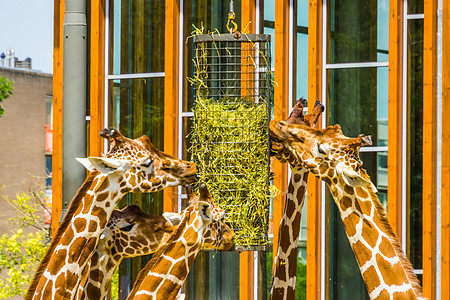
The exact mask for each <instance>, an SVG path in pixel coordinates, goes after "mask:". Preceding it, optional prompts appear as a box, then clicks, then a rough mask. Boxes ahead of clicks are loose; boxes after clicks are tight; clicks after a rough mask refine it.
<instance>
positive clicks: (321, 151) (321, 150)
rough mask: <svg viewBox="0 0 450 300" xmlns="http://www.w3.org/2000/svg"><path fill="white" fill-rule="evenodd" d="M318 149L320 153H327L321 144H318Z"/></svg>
mask: <svg viewBox="0 0 450 300" xmlns="http://www.w3.org/2000/svg"><path fill="white" fill-rule="evenodd" d="M317 150H318V151H319V153H320V154H326V153H325V151H323V149H322V147H320V145H317Z"/></svg>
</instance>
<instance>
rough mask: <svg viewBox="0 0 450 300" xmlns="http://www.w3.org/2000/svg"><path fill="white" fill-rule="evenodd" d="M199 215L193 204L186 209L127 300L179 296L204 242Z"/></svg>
mask: <svg viewBox="0 0 450 300" xmlns="http://www.w3.org/2000/svg"><path fill="white" fill-rule="evenodd" d="M199 218H200V217H199V216H198V212H196V211H194V208H193V207H188V208H186V209H185V211H184V215H183V218H182V221H181V223H180V224H179V225H178V228H177V230H176V231H175V233H174V234H173V235H172V236H171V237H170V238H169V240H168V241H167V243H166V245H165V246H163V247H161V248H160V249H159V250H158V251H157V252H156V253H155V254H154V255H153V259H152V260H151V261H150V262H149V263H148V264H147V265H146V266H145V267H144V269H142V271H141V272H140V273H139V275H138V278H137V279H136V282H135V284H134V286H133V290H132V291H131V292H130V294H129V295H128V298H127V300H131V299H136V300H138V299H154V300H167V299H175V298H176V296H177V294H178V292H179V290H180V288H181V286H182V285H183V283H184V281H185V280H186V277H187V275H188V274H189V270H190V268H191V267H192V264H193V263H194V260H195V257H196V256H197V254H198V253H199V252H200V250H201V248H202V245H203V239H202V236H203V234H202V232H201V231H202V230H203V229H202V227H203V226H202V225H201V224H200V223H201V220H199Z"/></svg>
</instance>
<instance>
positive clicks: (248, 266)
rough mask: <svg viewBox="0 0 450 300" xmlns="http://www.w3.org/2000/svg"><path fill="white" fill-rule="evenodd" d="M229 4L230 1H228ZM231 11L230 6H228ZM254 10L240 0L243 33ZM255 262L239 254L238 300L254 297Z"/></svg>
mask: <svg viewBox="0 0 450 300" xmlns="http://www.w3.org/2000/svg"><path fill="white" fill-rule="evenodd" d="M230 4H231V2H230ZM230 11H231V7H230ZM255 19H256V10H255V0H243V1H241V26H240V28H241V29H240V30H242V32H243V33H255V29H256V23H255ZM242 51H243V52H244V53H247V54H245V55H248V53H249V51H250V49H249V46H248V45H244V44H243V46H242ZM245 59H246V58H244V57H242V60H245ZM247 64H248V63H247V62H244V61H243V62H242V65H243V68H244V69H245V67H247ZM243 71H244V73H243V74H242V75H241V76H242V77H241V82H242V93H243V95H242V96H244V95H246V96H249V97H250V96H251V94H252V91H253V90H252V87H253V86H252V81H251V76H252V75H246V74H245V73H246V72H245V71H247V72H248V71H249V70H248V67H247V70H243ZM255 264H257V262H256V261H254V253H253V251H245V252H242V253H241V254H239V282H240V284H239V299H240V300H252V299H254V297H255V292H254V285H255V280H254V279H255V274H254V272H253V271H254V266H255Z"/></svg>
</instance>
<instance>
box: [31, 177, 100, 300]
mask: <svg viewBox="0 0 450 300" xmlns="http://www.w3.org/2000/svg"><path fill="white" fill-rule="evenodd" d="M97 175H98V171H94V172H90V173H89V174H88V176H87V177H86V179H85V181H84V182H83V184H82V185H81V187H80V188H79V189H78V191H77V193H76V194H75V196H74V197H73V199H72V201H71V202H70V205H69V208H68V209H67V212H66V214H65V215H64V218H63V220H62V222H61V224H60V226H59V228H58V231H57V232H56V236H55V237H54V238H53V239H52V242H51V244H50V246H49V248H48V249H47V252H46V253H45V256H44V257H43V258H42V260H41V262H40V263H39V266H38V268H37V270H36V273H35V274H34V277H33V280H32V281H31V284H30V286H29V287H28V290H27V293H26V295H25V297H24V300H31V299H32V298H33V294H34V292H35V290H36V287H37V285H38V284H39V280H40V279H41V276H42V274H43V273H44V270H45V268H46V267H47V265H48V263H49V262H50V259H51V257H52V254H53V251H54V250H55V248H56V246H57V245H58V243H59V241H60V240H61V237H62V235H63V233H64V231H65V230H66V228H67V227H68V226H69V224H70V221H71V220H72V217H73V215H74V214H75V211H76V210H77V208H78V207H79V205H80V203H81V200H82V199H83V197H84V195H86V192H87V191H88V190H89V188H90V187H91V185H92V182H93V181H94V178H95V177H96V176H97Z"/></svg>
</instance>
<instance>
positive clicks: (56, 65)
mask: <svg viewBox="0 0 450 300" xmlns="http://www.w3.org/2000/svg"><path fill="white" fill-rule="evenodd" d="M64 11H65V2H64V0H55V1H54V16H53V24H54V25H53V152H52V237H54V236H55V234H56V232H57V231H58V228H59V219H60V217H61V211H62V117H63V113H62V108H63V102H62V101H63V41H64V39H63V24H64Z"/></svg>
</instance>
